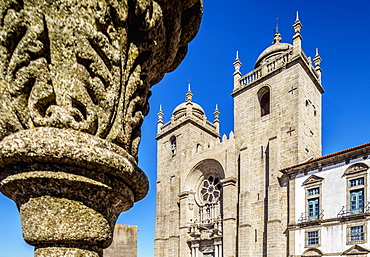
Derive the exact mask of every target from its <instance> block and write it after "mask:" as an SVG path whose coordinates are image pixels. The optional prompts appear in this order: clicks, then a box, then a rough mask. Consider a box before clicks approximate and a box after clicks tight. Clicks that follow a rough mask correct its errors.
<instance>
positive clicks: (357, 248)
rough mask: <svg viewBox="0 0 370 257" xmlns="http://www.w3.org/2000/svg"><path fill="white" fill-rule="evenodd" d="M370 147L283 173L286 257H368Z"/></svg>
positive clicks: (337, 154)
mask: <svg viewBox="0 0 370 257" xmlns="http://www.w3.org/2000/svg"><path fill="white" fill-rule="evenodd" d="M369 152H370V144H365V145H361V146H358V147H354V148H351V149H347V150H344V151H341V152H338V153H334V154H330V155H328V156H323V157H320V158H317V159H314V160H311V161H308V162H306V163H303V164H299V165H296V166H294V167H290V168H286V169H283V170H282V172H284V174H285V175H286V176H287V178H289V179H288V180H289V185H288V188H289V196H288V197H289V198H290V205H289V215H288V216H289V218H290V220H289V223H288V237H289V238H291V240H290V244H289V253H290V254H291V255H290V256H347V255H348V256H367V255H368V253H369V249H370V242H369V232H370V231H369V221H370V203H369V194H370V188H369V167H370V159H369V158H368V154H369Z"/></svg>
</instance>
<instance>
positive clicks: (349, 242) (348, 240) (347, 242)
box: [346, 222, 367, 245]
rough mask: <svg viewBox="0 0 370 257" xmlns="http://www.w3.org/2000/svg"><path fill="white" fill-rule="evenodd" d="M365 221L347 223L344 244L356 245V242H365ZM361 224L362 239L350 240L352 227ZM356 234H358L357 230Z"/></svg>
mask: <svg viewBox="0 0 370 257" xmlns="http://www.w3.org/2000/svg"><path fill="white" fill-rule="evenodd" d="M366 223H367V222H360V223H359V222H357V223H352V224H348V225H347V240H346V244H347V245H356V244H363V243H366V242H367V225H366ZM361 226H362V230H363V231H362V232H361V233H362V234H363V239H362V240H361V239H360V240H352V236H353V233H352V228H355V227H361ZM357 234H359V232H357Z"/></svg>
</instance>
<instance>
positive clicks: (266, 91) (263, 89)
mask: <svg viewBox="0 0 370 257" xmlns="http://www.w3.org/2000/svg"><path fill="white" fill-rule="evenodd" d="M266 94H268V96H267V97H268V99H267V102H266V103H264V104H263V105H262V100H264V99H265V96H266ZM271 99H272V98H271V88H270V87H269V86H268V85H264V86H263V87H261V88H260V89H259V90H258V92H257V100H258V109H259V114H260V117H265V116H268V115H269V114H270V113H271V102H272V101H271ZM265 105H268V110H267V112H266V108H264V107H265Z"/></svg>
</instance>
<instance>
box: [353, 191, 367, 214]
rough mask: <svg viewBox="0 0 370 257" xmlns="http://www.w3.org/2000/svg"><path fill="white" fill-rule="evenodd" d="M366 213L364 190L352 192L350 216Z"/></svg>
mask: <svg viewBox="0 0 370 257" xmlns="http://www.w3.org/2000/svg"><path fill="white" fill-rule="evenodd" d="M363 212H364V189H357V190H352V191H351V192H350V214H358V213H363Z"/></svg>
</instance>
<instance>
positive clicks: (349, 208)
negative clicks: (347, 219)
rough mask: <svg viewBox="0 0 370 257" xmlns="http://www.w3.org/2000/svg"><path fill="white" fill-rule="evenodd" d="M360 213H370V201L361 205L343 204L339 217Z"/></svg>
mask: <svg viewBox="0 0 370 257" xmlns="http://www.w3.org/2000/svg"><path fill="white" fill-rule="evenodd" d="M360 213H370V202H367V203H364V204H362V205H359V206H353V205H344V206H342V209H341V210H340V211H339V212H338V214H337V217H338V218H342V217H343V216H348V215H354V214H360Z"/></svg>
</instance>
